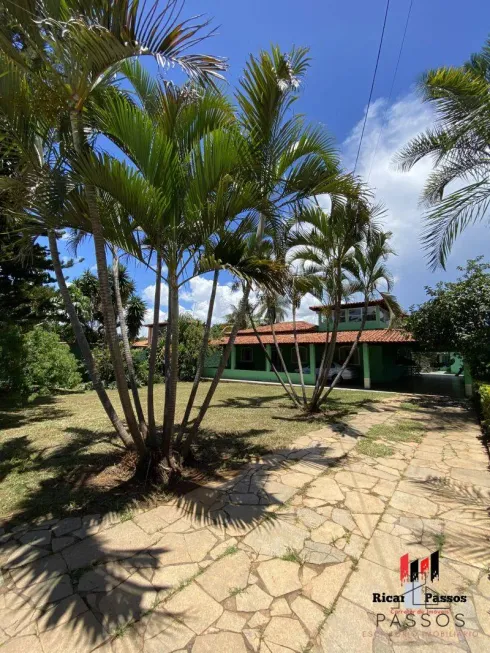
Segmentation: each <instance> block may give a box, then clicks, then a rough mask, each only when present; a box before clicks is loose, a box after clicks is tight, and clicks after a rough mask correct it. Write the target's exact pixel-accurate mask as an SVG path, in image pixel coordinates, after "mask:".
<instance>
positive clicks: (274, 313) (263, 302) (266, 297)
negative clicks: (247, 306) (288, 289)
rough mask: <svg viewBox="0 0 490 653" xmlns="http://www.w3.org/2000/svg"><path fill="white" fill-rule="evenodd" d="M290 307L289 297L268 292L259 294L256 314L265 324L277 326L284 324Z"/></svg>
mask: <svg viewBox="0 0 490 653" xmlns="http://www.w3.org/2000/svg"><path fill="white" fill-rule="evenodd" d="M289 306H290V302H289V300H288V298H287V297H284V296H281V295H279V294H277V293H274V292H271V291H269V290H266V291H264V292H261V293H259V296H258V300H257V305H256V307H255V313H256V314H257V317H258V318H259V320H261V321H262V322H263V323H264V324H276V323H277V322H284V320H285V319H286V316H287V313H288V309H289Z"/></svg>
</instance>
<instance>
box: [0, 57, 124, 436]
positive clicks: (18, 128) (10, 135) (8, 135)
mask: <svg viewBox="0 0 490 653" xmlns="http://www.w3.org/2000/svg"><path fill="white" fill-rule="evenodd" d="M0 65H1V74H0V130H1V136H2V143H3V145H4V148H5V153H6V154H7V153H8V156H9V158H11V157H12V156H15V157H16V158H17V159H18V161H19V166H18V169H17V171H16V175H15V176H11V177H10V178H2V180H1V181H2V190H3V191H4V192H5V191H7V192H8V195H9V200H11V201H13V206H12V213H13V216H14V219H15V221H16V223H18V222H19V219H20V225H19V229H22V231H23V232H24V233H31V234H32V237H33V238H37V237H39V235H44V234H46V233H47V236H48V242H49V249H50V254H51V260H52V262H53V268H54V271H55V276H56V280H57V283H58V287H59V291H60V295H61V297H62V300H63V304H64V307H65V310H66V313H67V314H68V317H69V321H70V324H71V327H72V329H73V333H74V335H75V339H76V341H77V343H78V347H79V349H80V352H81V355H82V358H83V361H84V363H85V365H86V368H87V372H88V375H89V378H90V380H91V381H92V384H93V387H94V390H95V391H96V393H97V395H98V397H99V399H100V402H101V404H102V406H103V408H104V410H105V412H106V413H107V416H108V417H109V419H110V420H111V422H112V424H113V426H114V429H115V431H116V433H117V434H118V435H119V437H120V438H121V440H122V441H123V443H124V444H125V446H126V447H131V446H132V445H133V441H132V439H131V437H130V435H129V433H128V432H127V430H126V428H125V426H124V424H123V423H122V421H121V419H120V418H119V416H118V414H117V412H116V410H115V409H114V406H113V405H112V402H111V401H110V399H109V396H108V395H107V392H106V390H105V388H104V386H103V383H102V381H101V380H100V377H99V374H98V372H97V369H96V366H95V361H94V358H93V356H92V352H91V349H90V345H89V342H88V341H87V337H86V334H85V331H84V328H83V326H82V324H81V321H80V318H79V314H78V311H77V308H76V307H75V303H74V301H73V298H72V293H71V292H70V289H69V288H68V284H67V283H66V279H65V277H64V273H63V266H62V263H61V259H60V255H59V251H58V246H57V234H56V231H55V227H56V224H57V221H56V217H57V216H58V215H59V212H60V205H61V204H62V203H63V195H64V193H63V190H62V186H60V180H61V179H60V175H59V170H60V168H61V164H60V162H59V159H60V156H59V152H58V150H57V148H56V146H55V143H56V139H57V136H56V130H55V129H54V128H53V126H52V123H51V122H50V121H49V120H43V119H42V115H40V114H39V110H38V106H37V100H36V97H35V95H34V93H33V89H32V88H31V86H30V84H29V79H28V77H27V76H26V74H25V72H24V71H23V70H21V69H18V68H17V67H15V66H12V65H11V64H10V63H8V62H6V61H5V60H4V59H3V58H2V59H0ZM53 153H54V154H53ZM53 157H54V162H53V160H52V159H53ZM53 216H56V217H55V219H54V221H53ZM72 226H76V227H78V226H80V225H79V224H75V225H72ZM86 308H87V309H88V310H89V313H91V312H92V311H91V307H90V306H87V305H86Z"/></svg>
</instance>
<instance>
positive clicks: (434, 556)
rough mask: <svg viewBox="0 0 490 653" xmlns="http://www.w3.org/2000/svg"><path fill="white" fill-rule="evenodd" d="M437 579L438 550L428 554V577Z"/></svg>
mask: <svg viewBox="0 0 490 653" xmlns="http://www.w3.org/2000/svg"><path fill="white" fill-rule="evenodd" d="M435 578H437V579H439V551H434V553H431V554H430V579H431V581H433V580H434V579H435Z"/></svg>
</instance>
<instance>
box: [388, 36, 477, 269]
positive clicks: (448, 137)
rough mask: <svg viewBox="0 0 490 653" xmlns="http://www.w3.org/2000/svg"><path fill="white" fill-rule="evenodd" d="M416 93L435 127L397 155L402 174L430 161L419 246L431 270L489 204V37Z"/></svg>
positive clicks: (441, 262)
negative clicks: (429, 108)
mask: <svg viewBox="0 0 490 653" xmlns="http://www.w3.org/2000/svg"><path fill="white" fill-rule="evenodd" d="M420 91H421V95H422V98H423V100H424V101H425V102H429V103H430V104H431V106H432V107H433V109H434V110H435V116H436V123H435V125H434V126H431V127H430V128H429V129H427V130H426V131H425V132H424V133H422V134H419V135H418V136H416V137H415V138H413V139H412V140H411V141H410V142H409V143H408V145H407V146H406V147H405V148H404V149H403V150H402V151H401V152H400V153H399V155H398V160H399V164H400V167H401V169H402V170H410V169H411V168H412V167H413V166H414V165H415V164H416V163H417V162H419V161H420V160H421V159H424V158H429V159H430V160H431V161H432V163H433V170H432V172H431V174H430V175H429V176H428V178H427V183H426V185H425V188H424V191H423V194H422V202H423V203H424V204H425V206H427V207H429V210H428V213H427V215H426V222H425V226H426V228H425V230H424V233H423V243H424V245H425V248H426V250H427V257H428V260H429V263H430V265H431V266H432V267H433V268H436V267H438V266H441V267H444V266H445V263H446V259H447V257H448V255H449V252H450V251H451V248H452V245H453V243H454V241H455V240H456V238H457V237H458V236H459V234H460V233H461V232H462V231H463V230H464V229H466V228H467V227H468V226H469V225H471V224H474V223H475V222H478V221H482V220H485V219H486V217H487V215H488V207H489V203H490V183H489V179H488V148H489V145H490V103H489V102H488V97H489V92H490V39H487V41H486V43H485V44H484V46H483V48H482V49H481V51H480V52H478V53H476V54H473V55H472V56H471V57H470V59H469V60H468V61H466V62H465V63H464V64H463V65H462V66H459V67H456V66H443V67H441V68H437V69H435V70H429V71H428V72H426V73H425V75H424V76H423V77H422V80H421V82H420Z"/></svg>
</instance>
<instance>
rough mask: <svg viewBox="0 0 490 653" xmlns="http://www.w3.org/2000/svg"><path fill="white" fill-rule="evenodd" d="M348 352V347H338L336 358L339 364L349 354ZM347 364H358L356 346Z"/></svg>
mask: <svg viewBox="0 0 490 653" xmlns="http://www.w3.org/2000/svg"><path fill="white" fill-rule="evenodd" d="M349 352H350V347H339V349H338V354H337V360H338V362H339V363H340V364H341V365H342V364H343V363H344V362H345V360H346V359H347V356H348V355H349ZM349 365H359V349H358V348H356V350H355V351H354V353H353V354H352V356H351V359H350V361H349Z"/></svg>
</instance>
